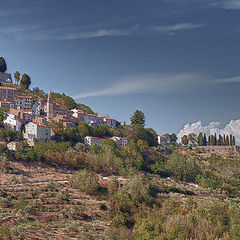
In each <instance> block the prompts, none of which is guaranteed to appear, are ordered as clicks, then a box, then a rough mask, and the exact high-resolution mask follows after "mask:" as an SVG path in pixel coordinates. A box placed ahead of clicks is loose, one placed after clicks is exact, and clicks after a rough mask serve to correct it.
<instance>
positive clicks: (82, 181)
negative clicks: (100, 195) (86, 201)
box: [71, 170, 99, 194]
mask: <svg viewBox="0 0 240 240" xmlns="http://www.w3.org/2000/svg"><path fill="white" fill-rule="evenodd" d="M71 184H72V186H73V187H74V188H78V189H79V190H81V191H83V192H86V193H88V194H94V193H96V192H97V190H98V188H99V183H98V176H97V175H96V174H95V173H93V172H90V171H87V170H80V171H78V172H75V173H74V174H73V176H72V178H71Z"/></svg>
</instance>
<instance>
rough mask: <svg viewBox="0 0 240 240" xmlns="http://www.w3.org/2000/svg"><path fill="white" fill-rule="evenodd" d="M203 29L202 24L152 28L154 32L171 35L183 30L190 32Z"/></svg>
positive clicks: (181, 24)
mask: <svg viewBox="0 0 240 240" xmlns="http://www.w3.org/2000/svg"><path fill="white" fill-rule="evenodd" d="M201 27H204V25H203V24H192V23H179V24H175V25H168V26H154V27H153V29H154V30H155V31H156V32H162V33H173V32H177V31H183V30H191V29H196V28H201Z"/></svg>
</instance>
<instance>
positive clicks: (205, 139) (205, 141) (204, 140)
mask: <svg viewBox="0 0 240 240" xmlns="http://www.w3.org/2000/svg"><path fill="white" fill-rule="evenodd" d="M203 146H207V137H206V133H204V137H203Z"/></svg>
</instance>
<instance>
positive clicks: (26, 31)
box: [0, 23, 204, 40]
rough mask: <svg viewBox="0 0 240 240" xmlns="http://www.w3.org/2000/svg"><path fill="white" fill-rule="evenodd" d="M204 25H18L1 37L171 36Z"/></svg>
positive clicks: (6, 28) (3, 31)
mask: <svg viewBox="0 0 240 240" xmlns="http://www.w3.org/2000/svg"><path fill="white" fill-rule="evenodd" d="M203 26H204V25H202V24H192V23H178V24H174V25H154V26H145V27H144V26H139V25H135V26H133V27H131V28H125V29H120V28H119V29H118V28H113V29H104V28H102V29H101V28H100V29H91V30H85V29H83V28H79V27H73V26H70V27H59V28H44V27H42V26H36V25H17V26H4V27H0V34H1V37H4V36H8V37H9V36H10V37H14V38H15V39H17V40H51V39H55V40H56V39H57V40H76V39H87V38H100V37H115V36H133V35H146V34H159V33H162V34H169V35H174V33H176V32H179V31H185V30H192V29H196V28H200V27H203Z"/></svg>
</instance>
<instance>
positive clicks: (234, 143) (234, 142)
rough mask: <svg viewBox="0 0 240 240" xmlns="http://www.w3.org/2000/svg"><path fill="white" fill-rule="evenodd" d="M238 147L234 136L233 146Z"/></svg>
mask: <svg viewBox="0 0 240 240" xmlns="http://www.w3.org/2000/svg"><path fill="white" fill-rule="evenodd" d="M235 145H236V140H235V136H233V146H235Z"/></svg>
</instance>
